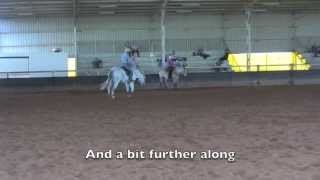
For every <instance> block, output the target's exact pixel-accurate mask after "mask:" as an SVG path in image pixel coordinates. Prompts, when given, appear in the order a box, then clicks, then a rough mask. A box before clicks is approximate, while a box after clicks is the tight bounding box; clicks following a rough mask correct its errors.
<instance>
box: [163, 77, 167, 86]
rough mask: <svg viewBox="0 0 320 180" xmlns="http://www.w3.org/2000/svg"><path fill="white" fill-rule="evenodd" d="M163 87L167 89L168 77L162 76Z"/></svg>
mask: <svg viewBox="0 0 320 180" xmlns="http://www.w3.org/2000/svg"><path fill="white" fill-rule="evenodd" d="M163 82H164V87H165V88H166V89H168V79H167V78H165V77H163Z"/></svg>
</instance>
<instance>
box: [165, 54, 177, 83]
mask: <svg viewBox="0 0 320 180" xmlns="http://www.w3.org/2000/svg"><path fill="white" fill-rule="evenodd" d="M176 61H177V57H176V55H175V51H172V54H171V55H169V56H168V57H167V59H166V71H167V72H168V73H169V79H171V78H172V72H173V71H174V70H175V69H176V67H177V63H176Z"/></svg>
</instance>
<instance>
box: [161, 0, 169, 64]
mask: <svg viewBox="0 0 320 180" xmlns="http://www.w3.org/2000/svg"><path fill="white" fill-rule="evenodd" d="M167 3H168V0H164V1H163V3H162V7H161V60H162V66H163V65H164V64H165V58H166V26H165V20H166V8H167Z"/></svg>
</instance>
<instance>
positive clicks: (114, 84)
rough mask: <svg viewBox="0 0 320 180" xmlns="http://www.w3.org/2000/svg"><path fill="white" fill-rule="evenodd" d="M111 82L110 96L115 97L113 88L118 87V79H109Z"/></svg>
mask: <svg viewBox="0 0 320 180" xmlns="http://www.w3.org/2000/svg"><path fill="white" fill-rule="evenodd" d="M111 82H112V84H113V85H112V87H111V94H110V95H111V97H112V99H115V98H116V96H115V90H116V89H117V87H118V85H119V80H117V81H114V80H113V81H111Z"/></svg>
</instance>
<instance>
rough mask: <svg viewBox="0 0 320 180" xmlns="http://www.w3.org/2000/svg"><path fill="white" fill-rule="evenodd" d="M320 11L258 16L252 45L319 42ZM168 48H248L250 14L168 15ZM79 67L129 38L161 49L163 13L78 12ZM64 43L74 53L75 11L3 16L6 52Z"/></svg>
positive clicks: (147, 50) (146, 48)
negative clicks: (83, 14)
mask: <svg viewBox="0 0 320 180" xmlns="http://www.w3.org/2000/svg"><path fill="white" fill-rule="evenodd" d="M319 19H320V14H267V13H259V14H255V15H254V17H253V24H252V25H253V50H254V51H255V52H260V51H291V50H293V49H297V50H299V51H302V52H306V51H308V50H309V49H310V47H311V45H312V44H314V43H317V44H319V45H320V24H319V23H318V22H319ZM166 21H167V22H166V26H167V27H166V28H167V34H166V35H167V51H171V50H176V52H177V54H181V55H185V56H191V52H192V51H193V50H195V49H197V48H204V49H206V50H209V51H212V52H217V54H219V53H220V54H221V53H222V52H223V50H224V49H225V48H226V47H228V48H229V49H231V51H233V52H245V51H246V49H247V47H246V35H247V31H246V25H245V21H246V17H245V15H226V16H223V15H194V14H182V15H174V16H173V15H171V16H168V17H167V20H166ZM77 26H78V32H77V44H78V49H77V52H78V69H79V72H80V74H81V71H82V70H85V69H87V68H90V67H91V62H92V61H93V60H94V58H99V59H102V60H103V61H105V62H112V63H116V61H117V59H118V57H119V54H120V53H121V52H122V50H123V46H124V45H125V44H126V43H134V44H137V45H138V46H139V47H140V49H141V51H142V56H143V57H145V58H150V54H155V56H159V55H160V51H161V42H160V36H161V35H160V18H159V16H158V15H155V16H115V15H112V16H99V17H93V16H91V17H79V19H78V22H77ZM55 47H59V48H62V49H63V52H64V53H67V54H68V56H69V57H73V56H74V55H75V49H74V36H73V21H72V18H71V17H63V16H62V17H23V18H6V19H0V55H1V54H12V55H15V54H19V55H21V54H23V55H26V56H28V55H30V54H34V53H37V54H40V55H42V56H43V57H44V58H45V57H46V56H47V55H48V54H49V53H51V49H52V48H55Z"/></svg>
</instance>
